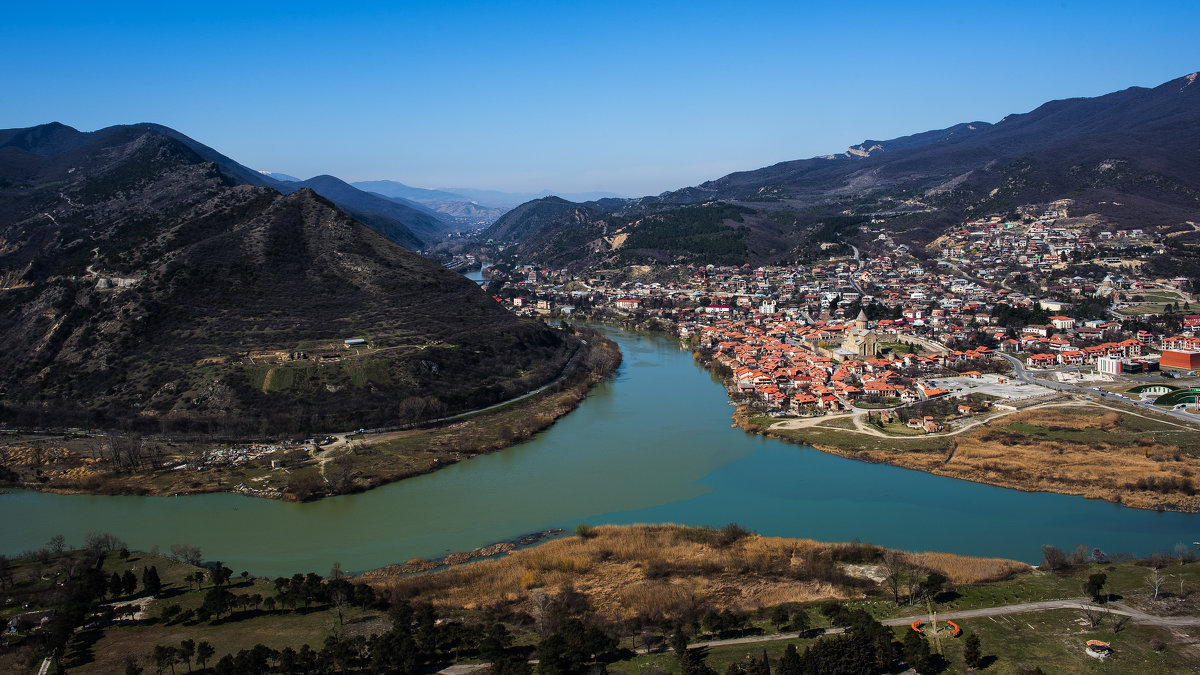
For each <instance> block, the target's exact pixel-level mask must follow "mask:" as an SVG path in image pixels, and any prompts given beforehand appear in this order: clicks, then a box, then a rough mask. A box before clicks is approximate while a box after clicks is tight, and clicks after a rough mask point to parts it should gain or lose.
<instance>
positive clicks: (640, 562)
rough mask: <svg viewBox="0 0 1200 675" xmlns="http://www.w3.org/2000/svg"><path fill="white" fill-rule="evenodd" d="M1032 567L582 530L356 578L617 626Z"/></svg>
mask: <svg viewBox="0 0 1200 675" xmlns="http://www.w3.org/2000/svg"><path fill="white" fill-rule="evenodd" d="M500 552H502V551H496V553H500ZM476 557H478V556H476ZM1030 569H1031V568H1030V566H1029V565H1027V564H1025V563H1022V562H1018V561H1015V560H1005V559H996V558H977V557H971V556H960V555H955V554H951V553H902V552H898V551H892V552H889V551H888V550H886V549H884V548H882V547H879V546H874V545H871V544H862V543H826V542H819V541H814V540H811V539H789V538H782V537H763V536H761V535H758V534H755V533H753V532H750V531H747V530H744V529H742V528H740V527H738V526H737V525H728V526H726V527H723V528H711V527H683V526H680V525H626V526H602V527H589V526H580V527H579V528H578V529H577V530H576V533H575V535H574V536H567V537H562V538H558V539H554V540H551V541H548V542H545V543H542V544H539V545H537V546H534V547H531V548H526V549H520V550H515V551H512V552H510V553H508V555H503V556H499V557H493V558H490V559H487V560H479V561H478V562H474V563H472V564H470V565H451V566H449V567H447V568H445V569H439V570H437V571H436V572H433V573H431V574H420V575H416V576H413V575H412V574H411V573H410V572H408V571H407V570H405V569H401V568H385V569H383V570H376V571H373V572H369V573H366V574H364V575H362V576H361V577H359V579H360V580H362V581H365V582H367V583H369V584H371V586H373V587H374V588H375V590H376V592H377V593H379V594H380V595H382V596H383V597H389V598H394V599H401V598H404V599H409V600H411V601H413V602H431V603H433V604H434V605H435V606H437V607H440V608H445V609H466V610H474V609H482V608H486V607H493V608H495V607H506V608H507V609H508V610H509V611H514V612H527V613H535V612H536V611H537V610H536V607H535V604H536V602H538V598H539V597H540V596H543V595H545V594H547V593H549V594H551V595H556V594H561V593H569V594H575V595H577V596H578V599H577V600H575V602H579V603H581V604H585V605H586V606H588V607H590V608H591V609H592V611H594V612H595V613H596V614H597V615H598V616H600V617H602V618H604V619H606V620H610V621H621V620H627V619H629V618H632V617H636V616H643V617H651V618H652V619H653V620H661V619H664V618H666V619H671V618H674V619H679V618H681V617H686V616H689V615H690V614H691V613H693V612H694V611H695V607H696V606H697V603H700V604H702V605H703V606H704V607H707V608H711V609H714V610H724V611H738V612H745V611H754V610H760V609H762V608H764V607H771V606H776V605H780V604H786V603H801V602H818V601H822V600H830V599H838V600H852V599H861V598H862V597H864V596H865V595H866V594H874V593H877V592H879V591H881V590H883V588H884V585H883V582H884V580H885V579H886V578H887V577H888V576H889V575H891V574H896V575H900V576H903V577H905V578H908V577H909V576H910V575H911V576H912V577H913V578H914V579H915V575H918V574H919V575H921V576H922V578H923V577H924V575H927V574H929V573H931V572H936V573H937V574H939V575H942V576H943V577H944V578H946V579H947V580H948V583H951V584H954V585H955V586H967V585H975V584H981V583H985V582H994V581H1000V580H1003V579H1008V578H1010V577H1012V576H1013V575H1016V574H1020V573H1024V572H1028V571H1029V570H1030ZM897 578H899V577H897ZM914 583H915V581H914ZM564 589H570V590H569V591H565V590H564Z"/></svg>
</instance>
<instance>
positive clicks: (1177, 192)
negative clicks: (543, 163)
mask: <svg viewBox="0 0 1200 675" xmlns="http://www.w3.org/2000/svg"><path fill="white" fill-rule="evenodd" d="M1195 79H1196V77H1195V74H1192V75H1187V76H1184V77H1181V78H1176V79H1174V80H1171V81H1168V82H1166V83H1163V84H1161V85H1159V86H1157V87H1152V88H1144V87H1130V88H1127V89H1124V90H1121V91H1117V92H1112V93H1109V94H1105V95H1102V96H1097V97H1077V98H1071V99H1063V100H1056V101H1049V102H1046V103H1044V104H1042V105H1040V106H1037V107H1036V108H1034V109H1033V110H1030V111H1028V112H1025V113H1016V114H1010V115H1007V116H1005V117H1004V118H1002V119H1001V121H999V122H997V123H995V124H989V123H986V122H965V123H959V124H956V125H952V126H950V127H947V128H945V129H935V130H929V131H923V132H919V133H915V134H911V135H908V136H902V137H898V138H895V139H891V140H886V141H877V140H866V141H864V142H863V143H861V144H859V145H856V146H851V147H850V148H848V149H847V150H846V151H845V152H843V153H840V154H836V155H824V156H819V157H811V158H807V159H798V160H789V161H785V162H779V163H776V164H773V165H771V166H767V167H762V168H760V169H754V170H748V171H739V172H734V173H731V174H727V175H725V176H721V177H719V178H715V179H712V180H709V181H705V182H703V183H700V184H699V185H696V186H693V187H686V188H681V189H679V190H674V191H671V192H667V193H664V194H662V195H658V196H650V197H640V198H637V199H612V200H601V201H597V202H585V203H581V204H579V205H578V207H579V208H581V209H587V210H588V211H587V213H588V216H589V218H591V223H592V224H591V226H590V232H589V234H595V235H597V236H598V237H599V238H591V239H588V238H586V237H578V236H577V237H567V238H566V239H564V238H563V235H562V233H563V232H565V231H567V230H570V229H572V228H575V229H578V228H579V226H580V223H579V219H578V217H577V216H578V215H579V214H578V213H575V214H574V215H571V214H569V213H568V211H570V209H564V207H563V205H561V204H554V205H550V204H548V203H544V202H540V201H533V202H528V203H527V204H526V205H523V206H524V207H525V208H520V207H518V209H514V211H513V212H511V214H512V215H511V217H509V216H506V217H505V218H502V219H500V220H499V221H497V222H496V224H494V225H493V226H492V228H490V229H489V230H487V231H485V232H484V233H483V235H482V236H483V237H485V238H491V239H496V240H504V241H508V242H515V243H517V245H518V246H517V251H518V252H519V254H521V255H523V256H533V258H532V259H533V260H539V259H540V260H545V261H546V262H550V263H553V264H565V263H580V264H582V263H589V264H595V263H599V262H602V261H606V262H607V263H612V264H619V263H622V262H633V261H638V262H648V261H658V262H671V261H674V262H680V261H683V260H685V259H688V258H689V255H688V252H687V251H683V250H681V249H680V248H679V247H678V246H672V245H671V244H670V242H666V241H663V240H662V238H661V237H654V240H655V241H656V242H658V245H657V246H656V247H655V248H653V249H646V250H642V251H629V250H625V251H622V250H621V248H622V246H620V245H617V246H610V247H608V248H607V249H606V248H605V247H604V246H602V245H600V244H601V243H603V242H604V241H608V242H616V241H636V240H637V239H638V238H637V237H632V235H633V234H635V233H636V231H637V230H638V229H639V228H640V227H642V225H641V223H642V222H645V216H646V215H649V214H659V215H661V214H662V212H663V211H664V210H669V209H678V208H682V207H685V206H688V205H699V204H704V203H707V202H713V201H721V202H729V203H733V204H739V205H741V206H743V207H747V208H749V209H750V210H751V211H753V213H746V214H742V217H741V219H740V220H727V221H726V222H725V223H724V225H725V227H726V228H735V229H736V228H741V227H744V228H747V229H748V230H749V232H748V234H747V236H746V238H745V244H746V246H745V250H744V251H743V253H742V254H741V255H742V258H741V259H742V261H743V262H754V263H764V262H779V261H788V260H797V259H803V258H806V257H808V256H811V255H812V254H813V250H814V245H815V244H817V243H821V242H822V241H824V242H826V243H839V242H841V241H842V240H843V239H844V238H846V237H848V236H851V234H852V230H853V229H854V228H855V225H854V223H855V222H866V221H867V220H870V219H871V218H874V217H876V216H880V215H883V216H885V217H887V218H892V219H895V218H902V219H903V231H902V232H901V234H903V236H905V237H907V238H908V239H910V240H912V241H914V242H917V243H919V242H920V241H928V240H929V239H932V238H933V237H935V236H936V235H937V233H938V232H939V231H940V230H942V229H944V228H946V227H950V226H953V225H956V224H957V223H959V222H961V220H963V219H965V218H969V217H970V216H971V214H976V213H981V212H985V211H988V212H990V211H998V210H1004V209H1011V208H1014V207H1016V206H1018V205H1020V204H1028V203H1041V202H1047V201H1052V200H1055V199H1059V198H1071V199H1074V200H1076V201H1077V203H1078V207H1079V208H1082V209H1085V210H1087V211H1088V212H1095V213H1098V214H1100V215H1102V216H1104V217H1107V218H1111V219H1113V220H1117V221H1119V222H1128V223H1131V226H1133V227H1140V226H1142V225H1144V224H1146V223H1147V222H1148V221H1149V219H1151V218H1152V217H1153V218H1165V219H1167V220H1169V221H1170V220H1176V221H1182V220H1187V219H1191V220H1195V219H1196V218H1197V213H1198V211H1200V190H1198V189H1197V188H1196V187H1195V186H1196V185H1200V153H1186V152H1180V151H1179V148H1194V147H1198V146H1200V87H1197V86H1192V83H1193V82H1194V81H1195ZM1134 203H1136V204H1138V209H1134V208H1129V207H1126V206H1123V205H1126V204H1134ZM1139 210H1140V211H1139ZM601 221H605V222H606V224H605V225H603V226H601V225H600V223H601ZM822 230H823V231H822ZM556 231H557V233H556ZM710 234H713V235H714V236H715V235H720V234H721V230H719V229H713V230H712V231H711V232H710ZM556 240H558V241H567V242H569V245H570V246H572V247H573V248H572V249H570V250H567V249H564V248H562V247H556V246H554V245H553V244H552V243H551V242H553V241H556Z"/></svg>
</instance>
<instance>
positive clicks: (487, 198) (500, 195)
mask: <svg viewBox="0 0 1200 675" xmlns="http://www.w3.org/2000/svg"><path fill="white" fill-rule="evenodd" d="M442 189H443V190H447V191H449V192H454V193H456V194H459V195H462V196H463V197H465V198H467V199H470V200H471V201H473V202H476V203H478V204H483V205H484V206H493V207H495V208H499V209H505V210H508V209H511V208H513V207H515V206H518V205H520V204H523V203H525V202H528V201H532V200H534V199H542V198H545V197H558V198H559V199H566V200H567V201H573V202H588V201H596V200H599V199H606V198H610V197H611V198H620V195H617V194H614V193H612V192H551V191H549V190H542V191H541V192H501V191H499V190H477V189H475V188H442Z"/></svg>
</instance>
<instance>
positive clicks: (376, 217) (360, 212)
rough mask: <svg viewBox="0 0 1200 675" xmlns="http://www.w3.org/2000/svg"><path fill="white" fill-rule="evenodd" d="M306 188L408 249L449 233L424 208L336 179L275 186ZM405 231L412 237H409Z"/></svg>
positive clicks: (445, 227) (320, 178)
mask: <svg viewBox="0 0 1200 675" xmlns="http://www.w3.org/2000/svg"><path fill="white" fill-rule="evenodd" d="M304 188H308V189H310V190H312V191H313V192H316V193H317V194H319V195H321V196H322V197H324V198H326V199H328V200H329V201H331V202H333V203H334V204H337V205H338V207H339V208H341V209H342V210H343V211H345V212H346V213H349V214H350V215H352V216H354V217H355V218H358V219H359V220H361V221H362V222H364V223H366V224H367V225H369V226H370V227H371V228H373V229H374V230H376V231H377V232H380V233H381V234H383V235H384V236H386V237H388V238H389V239H392V240H393V241H395V242H396V243H398V244H400V245H401V246H404V247H405V248H408V249H415V248H421V244H422V243H431V242H435V241H437V240H439V239H441V238H442V237H443V236H445V234H446V231H447V224H446V223H445V222H443V221H442V220H439V219H438V218H437V216H435V215H434V214H432V213H430V212H429V211H428V210H427V209H424V208H423V207H418V206H416V205H409V204H405V203H401V202H398V201H396V200H392V199H388V198H386V197H383V196H380V195H373V194H371V193H369V192H363V191H362V190H359V189H358V188H356V187H354V186H352V185H350V184H349V183H347V182H345V181H343V180H341V179H340V178H335V177H334V176H315V177H313V178H309V179H308V180H304V181H300V182H297V183H280V184H278V185H276V186H275V189H277V190H279V191H280V192H283V193H284V194H287V193H289V192H293V191H295V190H301V189H304ZM405 231H407V232H408V233H410V234H411V237H409V236H406V234H405Z"/></svg>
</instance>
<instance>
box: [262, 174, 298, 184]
mask: <svg viewBox="0 0 1200 675" xmlns="http://www.w3.org/2000/svg"><path fill="white" fill-rule="evenodd" d="M259 173H261V174H262V175H264V176H269V177H271V178H274V179H275V180H277V181H282V182H284V183H299V182H300V181H301V180H303V179H301V178H296V177H295V176H289V175H287V174H286V173H276V172H274V171H259Z"/></svg>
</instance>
